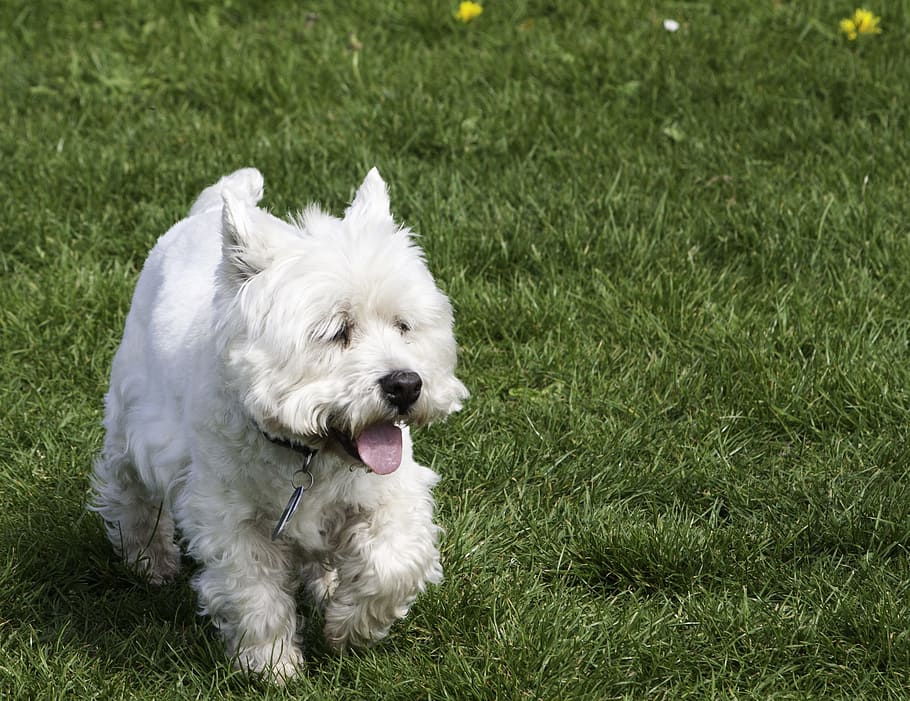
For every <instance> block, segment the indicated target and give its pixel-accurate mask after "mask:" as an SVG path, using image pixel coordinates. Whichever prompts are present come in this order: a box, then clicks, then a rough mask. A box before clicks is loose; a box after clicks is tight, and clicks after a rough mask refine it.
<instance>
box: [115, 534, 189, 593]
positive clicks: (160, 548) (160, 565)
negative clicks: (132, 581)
mask: <svg viewBox="0 0 910 701" xmlns="http://www.w3.org/2000/svg"><path fill="white" fill-rule="evenodd" d="M127 565H129V566H130V567H131V568H132V569H134V570H135V571H136V572H137V573H139V575H140V576H142V577H144V578H145V579H146V580H147V581H148V583H149V584H152V585H154V586H156V587H157V586H162V585H164V584H168V583H169V582H172V581H173V580H174V579H175V578H176V576H177V573H178V572H180V550H179V549H178V548H177V546H176V545H175V544H174V543H167V544H162V543H159V544H156V545H155V546H152V547H149V548H146V549H144V550H142V551H141V552H140V553H139V554H138V555H135V556H134V558H133V559H132V561H130V559H129V557H127Z"/></svg>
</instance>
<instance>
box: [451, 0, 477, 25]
mask: <svg viewBox="0 0 910 701" xmlns="http://www.w3.org/2000/svg"><path fill="white" fill-rule="evenodd" d="M481 12H483V7H482V6H481V5H478V4H477V3H476V2H463V3H461V4H460V5H459V6H458V12H456V13H455V19H457V20H461V21H462V22H470V21H471V20H472V19H474V18H475V17H477V15H479V14H480V13H481Z"/></svg>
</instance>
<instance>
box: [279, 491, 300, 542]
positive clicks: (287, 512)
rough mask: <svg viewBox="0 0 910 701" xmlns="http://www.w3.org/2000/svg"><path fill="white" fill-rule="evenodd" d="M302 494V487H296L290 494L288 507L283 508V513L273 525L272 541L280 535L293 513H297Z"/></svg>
mask: <svg viewBox="0 0 910 701" xmlns="http://www.w3.org/2000/svg"><path fill="white" fill-rule="evenodd" d="M303 492H304V489H303V487H297V489H295V490H294V491H293V492H292V493H291V498H290V499H288V505H287V506H285V507H284V511H282V512H281V516H280V517H279V518H278V523H276V524H275V529H274V530H273V531H272V540H277V539H278V536H280V535H281V531H283V530H284V527H285V526H286V525H288V521H290V520H291V516H293V515H294V512H295V511H297V507H298V506H299V505H300V497H302V496H303Z"/></svg>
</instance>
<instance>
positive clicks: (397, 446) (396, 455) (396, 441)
mask: <svg viewBox="0 0 910 701" xmlns="http://www.w3.org/2000/svg"><path fill="white" fill-rule="evenodd" d="M357 452H358V453H359V454H360V459H361V460H363V462H364V464H365V465H366V466H367V467H369V468H370V469H371V470H373V472H375V473H376V474H377V475H387V474H389V473H391V472H395V470H397V469H398V466H399V465H400V464H401V429H400V428H398V426H396V425H395V424H379V425H377V426H370V427H369V428H368V429H365V430H364V432H363V433H361V434H360V435H359V436H357Z"/></svg>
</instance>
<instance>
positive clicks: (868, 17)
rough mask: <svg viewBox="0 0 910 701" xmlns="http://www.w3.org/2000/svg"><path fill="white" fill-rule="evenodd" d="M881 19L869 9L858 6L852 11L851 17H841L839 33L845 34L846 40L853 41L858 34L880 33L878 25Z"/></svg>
mask: <svg viewBox="0 0 910 701" xmlns="http://www.w3.org/2000/svg"><path fill="white" fill-rule="evenodd" d="M881 19H882V18H881V17H876V16H875V15H873V14H872V13H871V12H869V10H864V9H863V8H859V9H858V10H856V11H855V12H854V13H853V17H848V18H846V19H842V20H841V21H840V24H839V25H838V26H839V27H840V30H841V33H843V34H846V35H847V40H848V41H855V40H856V37H858V36H859V35H860V34H881V33H882V29H881V27H879V26H878V23H879V22H880V21H881Z"/></svg>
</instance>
